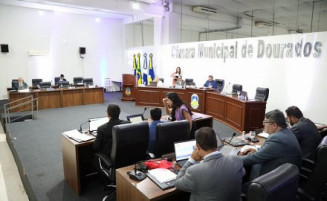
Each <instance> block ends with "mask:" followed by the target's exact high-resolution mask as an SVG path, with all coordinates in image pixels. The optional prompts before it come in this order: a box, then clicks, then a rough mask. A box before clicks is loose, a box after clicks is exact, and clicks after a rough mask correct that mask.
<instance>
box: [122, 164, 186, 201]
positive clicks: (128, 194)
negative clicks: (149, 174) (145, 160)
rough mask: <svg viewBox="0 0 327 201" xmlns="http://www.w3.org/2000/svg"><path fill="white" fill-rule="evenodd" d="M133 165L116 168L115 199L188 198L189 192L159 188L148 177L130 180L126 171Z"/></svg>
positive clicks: (167, 200)
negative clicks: (141, 179) (140, 179)
mask: <svg viewBox="0 0 327 201" xmlns="http://www.w3.org/2000/svg"><path fill="white" fill-rule="evenodd" d="M133 168H134V165H130V166H127V167H123V168H119V169H117V170H116V187H117V188H116V199H117V201H127V200H128V201H152V200H156V201H159V200H165V201H173V200H176V201H181V200H188V199H189V194H188V193H185V192H182V191H179V190H176V188H171V189H167V190H161V189H160V188H159V187H158V186H157V185H156V184H155V183H154V182H153V181H151V180H150V179H149V178H146V179H144V180H143V181H133V180H131V179H130V178H129V177H128V175H127V172H128V171H133Z"/></svg>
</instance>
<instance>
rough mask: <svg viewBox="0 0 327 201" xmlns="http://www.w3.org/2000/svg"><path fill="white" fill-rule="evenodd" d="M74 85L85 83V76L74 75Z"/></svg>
mask: <svg viewBox="0 0 327 201" xmlns="http://www.w3.org/2000/svg"><path fill="white" fill-rule="evenodd" d="M73 80H74V85H81V84H83V78H82V77H74V78H73Z"/></svg>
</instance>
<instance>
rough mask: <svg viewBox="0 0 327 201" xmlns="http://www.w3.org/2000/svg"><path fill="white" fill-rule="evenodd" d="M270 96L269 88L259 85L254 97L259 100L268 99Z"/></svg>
mask: <svg viewBox="0 0 327 201" xmlns="http://www.w3.org/2000/svg"><path fill="white" fill-rule="evenodd" d="M268 96H269V88H261V87H258V88H257V90H256V93H255V97H254V99H255V100H258V101H267V99H268Z"/></svg>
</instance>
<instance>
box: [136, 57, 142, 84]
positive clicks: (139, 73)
mask: <svg viewBox="0 0 327 201" xmlns="http://www.w3.org/2000/svg"><path fill="white" fill-rule="evenodd" d="M137 57H138V60H139V61H138V64H137V70H136V73H137V84H142V74H141V54H140V53H138V54H137Z"/></svg>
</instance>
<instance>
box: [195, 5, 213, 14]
mask: <svg viewBox="0 0 327 201" xmlns="http://www.w3.org/2000/svg"><path fill="white" fill-rule="evenodd" d="M193 12H196V13H204V14H208V15H212V14H216V13H217V10H216V9H213V8H207V7H202V6H196V7H193Z"/></svg>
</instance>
